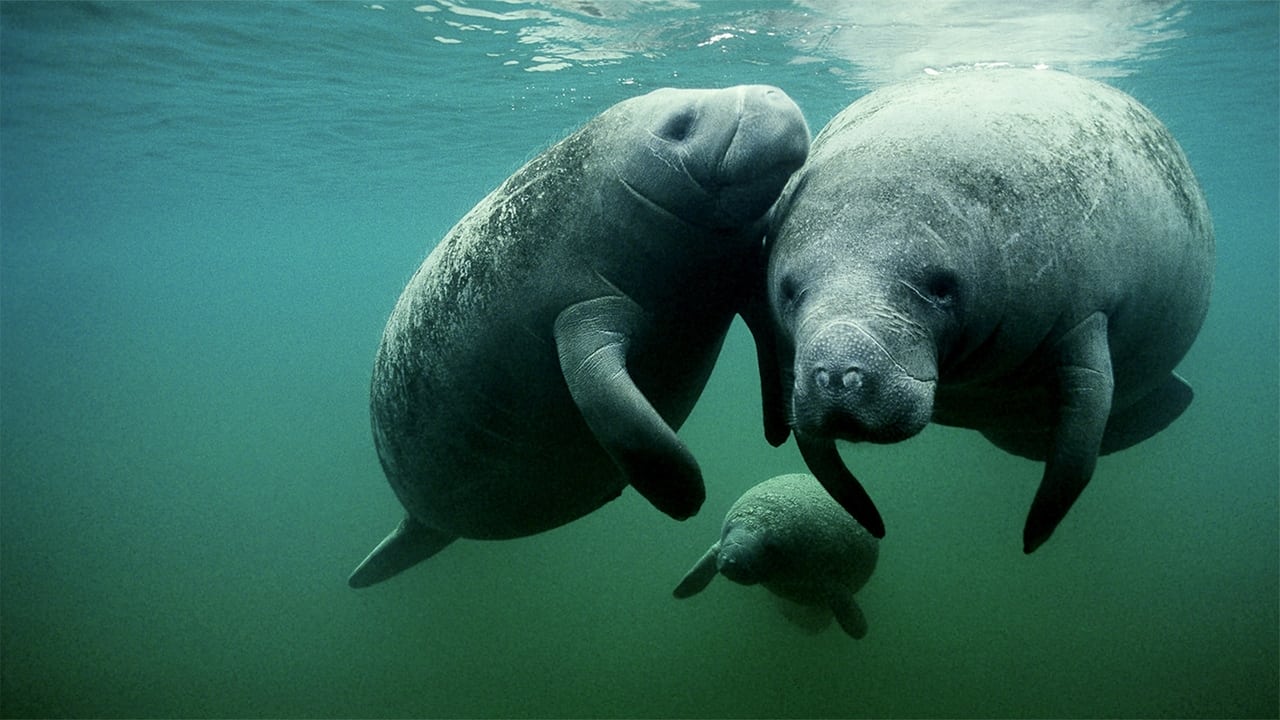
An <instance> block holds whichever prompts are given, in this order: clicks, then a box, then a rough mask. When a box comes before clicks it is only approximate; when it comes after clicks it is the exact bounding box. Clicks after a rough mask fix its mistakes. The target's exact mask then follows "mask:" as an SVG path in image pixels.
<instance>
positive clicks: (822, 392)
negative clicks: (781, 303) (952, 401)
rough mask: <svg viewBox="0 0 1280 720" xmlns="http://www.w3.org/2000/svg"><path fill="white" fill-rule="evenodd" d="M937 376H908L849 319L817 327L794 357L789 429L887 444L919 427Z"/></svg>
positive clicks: (928, 408)
mask: <svg viewBox="0 0 1280 720" xmlns="http://www.w3.org/2000/svg"><path fill="white" fill-rule="evenodd" d="M936 384H937V379H936V373H934V374H930V373H929V372H928V371H927V370H926V371H920V370H916V371H915V372H912V371H910V370H908V368H906V367H904V366H903V365H902V364H901V363H900V362H899V361H898V360H897V359H895V357H894V356H893V355H892V354H890V352H889V351H888V350H887V349H886V348H885V347H884V345H883V344H881V343H880V342H879V341H878V340H876V338H875V337H873V336H872V335H871V334H870V333H868V332H867V331H866V330H864V329H862V327H860V326H859V325H857V324H855V323H852V322H848V321H835V322H830V323H827V324H825V325H824V326H822V327H820V328H819V329H818V330H817V332H815V333H814V334H813V335H812V336H811V337H810V338H809V339H808V340H807V341H804V342H802V343H801V345H800V347H799V348H798V350H797V353H796V365H795V387H794V391H793V394H792V412H793V425H794V427H795V429H796V431H797V432H800V433H802V434H805V435H810V436H815V437H834V438H839V439H842V440H850V441H855V442H857V441H867V442H877V443H892V442H898V441H899V440H904V439H906V438H908V437H911V436H912V435H915V434H916V433H919V432H920V431H921V430H923V429H924V426H925V425H926V424H928V422H929V418H930V416H931V415H932V411H933V393H934V387H935V385H936Z"/></svg>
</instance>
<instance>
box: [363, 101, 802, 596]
mask: <svg viewBox="0 0 1280 720" xmlns="http://www.w3.org/2000/svg"><path fill="white" fill-rule="evenodd" d="M808 147H809V130H808V127H807V126H806V125H805V122H804V118H803V116H802V115H801V113H800V110H799V109H798V108H797V107H796V105H795V103H794V102H792V101H791V99H790V98H789V97H787V95H786V94H785V93H783V92H782V91H781V90H778V89H777V88H772V87H765V86H742V87H734V88H728V89H723V90H675V89H663V90H657V91H654V92H651V93H649V94H647V95H644V96H641V97H637V98H632V99H630V100H626V101H624V102H621V103H619V104H617V105H615V106H613V107H612V108H610V109H608V110H606V111H605V112H603V113H602V114H600V115H599V116H598V117H596V118H595V119H593V120H591V121H590V122H589V123H587V124H586V125H585V126H583V127H582V128H581V129H580V130H578V131H577V132H575V133H573V134H572V135H570V136H569V137H567V138H565V139H564V140H562V141H561V142H559V143H558V144H556V145H554V146H553V147H551V148H550V149H549V150H547V151H546V152H545V153H543V154H542V155H540V156H538V157H536V158H534V159H533V160H532V161H530V162H529V163H528V164H527V165H525V166H524V167H523V168H521V169H520V170H518V171H517V172H516V173H515V174H514V175H512V176H511V177H510V178H509V179H507V180H506V181H505V182H504V183H503V184H502V185H501V186H500V187H498V188H497V189H496V190H494V191H493V192H492V193H491V194H490V195H489V196H488V197H486V198H485V199H484V200H482V201H481V202H480V203H479V204H478V205H477V206H476V207H475V208H473V209H472V210H471V211H470V212H469V213H468V214H467V215H466V216H465V217H463V218H462V220H461V221H460V222H459V223H458V224H457V225H456V226H455V227H454V228H453V229H452V230H451V231H450V232H449V234H448V235H447V236H446V237H445V238H444V240H442V241H441V242H440V244H439V245H438V246H437V247H436V248H435V249H434V250H433V251H432V252H431V254H430V255H429V256H428V257H427V259H426V260H425V262H423V264H422V266H421V267H420V268H419V269H418V271H417V273H416V274H415V275H414V276H413V278H412V279H411V280H410V281H409V284H408V286H407V287H406V288H405V290H404V293H403V294H402V295H401V296H400V300H399V301H398V302H397V304H396V306H395V309H394V310H393V311H392V313H391V318H390V320H388V322H387V327H386V330H385V331H384V333H383V336H382V342H381V345H380V347H379V348H378V354H377V358H376V361H375V364H374V371H373V382H372V391H371V415H372V421H373V437H374V444H375V446H376V448H377V451H378V457H379V459H380V460H381V462H382V468H383V470H384V471H385V473H386V476H387V479H388V480H389V481H390V483H391V487H392V489H394V491H395V493H396V496H397V497H398V498H399V500H400V502H401V504H402V505H403V506H404V508H405V510H406V511H407V517H406V518H405V520H404V521H403V522H401V523H400V526H399V527H398V528H396V529H395V530H394V531H393V532H392V533H391V534H390V535H389V536H387V538H386V539H385V540H383V541H382V543H381V544H380V545H378V546H377V547H376V548H375V549H374V550H373V552H372V553H371V554H370V555H369V556H368V557H367V558H366V559H365V560H364V562H362V563H361V564H360V566H359V567H357V568H356V570H355V572H354V573H353V574H352V575H351V578H350V581H349V582H350V584H351V585H352V586H353V587H364V586H367V585H371V584H373V583H376V582H379V581H381V580H385V579H386V578H388V577H390V576H392V575H394V574H396V573H398V572H400V571H402V570H404V569H405V568H407V567H409V566H411V565H413V564H415V563H417V562H419V561H421V560H424V559H426V558H428V557H430V556H431V555H433V554H435V553H436V552H438V551H439V550H440V549H441V548H443V547H444V546H445V545H447V544H448V543H449V542H451V541H452V540H454V539H455V538H459V537H465V538H482V539H498V538H513V537H519V536H524V535H530V534H533V533H537V532H541V531H543V530H547V529H550V528H554V527H557V526H559V525H562V524H564V523H567V522H569V521H571V520H573V519H575V518H578V517H580V516H582V515H585V514H586V513H589V512H591V511H592V510H594V509H596V508H598V507H600V506H601V505H603V504H604V503H606V502H608V501H609V500H612V499H613V498H615V497H617V496H618V495H619V493H621V491H622V488H623V487H624V486H625V485H627V484H631V485H632V486H633V487H635V488H636V490H637V491H639V492H640V494H641V495H643V496H644V497H645V498H647V499H648V500H649V501H650V502H651V503H653V504H654V505H655V506H656V507H658V509H660V510H662V511H663V512H665V513H667V514H669V515H671V516H672V517H675V518H677V519H683V518H687V517H689V516H691V515H693V514H694V513H695V512H697V510H698V508H699V506H700V505H701V504H702V500H703V496H704V491H703V486H702V477H701V474H700V472H699V470H698V466H697V464H696V463H695V462H694V459H693V457H692V456H691V455H690V453H689V451H688V449H687V448H686V447H685V446H684V444H683V443H682V442H681V441H680V440H679V439H678V438H677V437H676V435H675V430H676V429H678V428H679V426H680V424H681V423H683V422H684V420H685V418H686V416H687V415H688V414H689V411H690V410H691V409H692V407H693V404H694V402H695V401H696V400H697V398H698V395H699V394H700V393H701V392H702V388H703V386H704V385H705V383H706V381H707V377H708V375H709V374H710V372H711V368H712V364H713V363H714V362H715V359H716V356H717V354H718V353H719V351H720V346H721V344H722V342H723V340H724V336H725V334H726V332H727V330H728V328H729V324H730V322H731V321H732V319H733V316H734V314H735V313H743V314H744V315H751V313H750V312H749V311H748V309H747V307H746V306H747V304H748V302H749V301H750V300H751V296H752V289H753V287H754V286H755V285H758V284H762V283H763V266H762V264H761V263H762V259H763V257H762V243H761V238H762V235H763V221H762V217H763V216H764V215H765V213H766V211H767V210H768V209H769V207H770V206H771V205H772V204H773V202H774V200H776V199H777V196H778V193H779V192H780V191H781V189H782V187H783V185H784V184H785V183H786V181H787V178H789V177H790V176H791V174H792V173H793V172H794V171H795V170H796V169H797V168H799V167H800V166H801V165H802V164H803V162H804V159H805V155H806V153H807V152H808ZM761 305H762V303H761ZM754 317H755V316H751V317H748V318H747V319H748V321H749V322H750V324H752V325H753V326H755V325H756V321H755V320H754V319H753V318H754Z"/></svg>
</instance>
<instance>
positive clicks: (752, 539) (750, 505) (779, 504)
mask: <svg viewBox="0 0 1280 720" xmlns="http://www.w3.org/2000/svg"><path fill="white" fill-rule="evenodd" d="M879 552H880V545H879V541H878V540H876V539H875V538H874V537H872V536H871V534H870V533H868V532H867V531H866V530H865V529H863V528H862V526H861V525H859V524H858V523H857V522H856V521H855V520H854V519H853V518H852V517H850V516H849V513H847V512H845V511H844V509H843V508H841V507H840V505H839V504H838V503H836V501H835V500H833V499H832V498H831V495H830V494H828V493H827V491H826V490H824V489H823V487H822V485H821V484H819V483H818V481H817V479H815V478H814V477H813V476H812V475H800V474H797V475H779V476H777V477H774V478H771V479H769V480H765V481H764V482H762V483H760V484H759V485H756V486H755V487H753V488H751V489H750V490H748V491H746V492H745V493H743V494H742V497H740V498H738V501H737V502H735V503H734V504H733V507H731V508H729V512H728V513H727V514H725V516H724V525H723V527H722V529H721V531H720V541H719V542H717V543H715V544H714V545H712V546H711V549H709V550H707V552H706V553H705V554H704V555H703V556H702V558H701V559H699V560H698V562H697V563H695V564H694V566H693V568H691V569H690V570H689V572H688V573H687V574H686V575H685V576H684V579H683V580H681V581H680V584H679V585H678V586H676V589H675V593H674V594H675V596H676V597H677V598H687V597H689V596H691V595H695V594H697V593H699V592H701V591H702V589H703V588H705V587H706V586H707V585H708V584H709V583H710V582H711V581H712V580H713V579H714V578H715V576H716V574H717V573H719V574H721V575H724V576H725V577H727V578H729V579H730V580H732V581H734V582H736V583H739V584H741V585H755V584H757V583H759V584H761V585H763V586H764V587H765V588H766V589H768V590H769V592H772V593H773V594H774V595H777V596H778V597H780V598H783V599H784V600H787V601H790V602H792V603H797V604H799V605H801V606H805V607H809V608H813V609H816V610H817V611H818V614H817V620H818V622H817V627H821V626H823V625H826V624H828V623H830V622H831V618H832V617H833V616H834V617H835V619H836V621H837V622H838V623H840V627H841V628H842V629H843V630H844V631H845V632H846V633H848V634H849V635H850V636H851V637H854V638H862V637H863V636H865V635H866V634H867V619H866V616H864V615H863V614H862V609H861V608H860V607H859V606H858V603H857V601H855V600H854V598H853V594H854V593H855V592H857V591H858V590H859V589H861V588H862V586H863V585H865V584H866V583H867V580H868V579H870V577H871V573H872V572H873V571H874V570H875V569H876V558H877V557H878V556H879ZM784 607H785V606H784ZM788 617H789V618H790V619H792V620H794V621H797V622H798V623H800V624H802V625H803V626H806V627H810V628H814V624H813V620H812V619H811V618H810V617H807V616H806V615H804V614H799V613H788ZM815 629H816V628H815Z"/></svg>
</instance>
